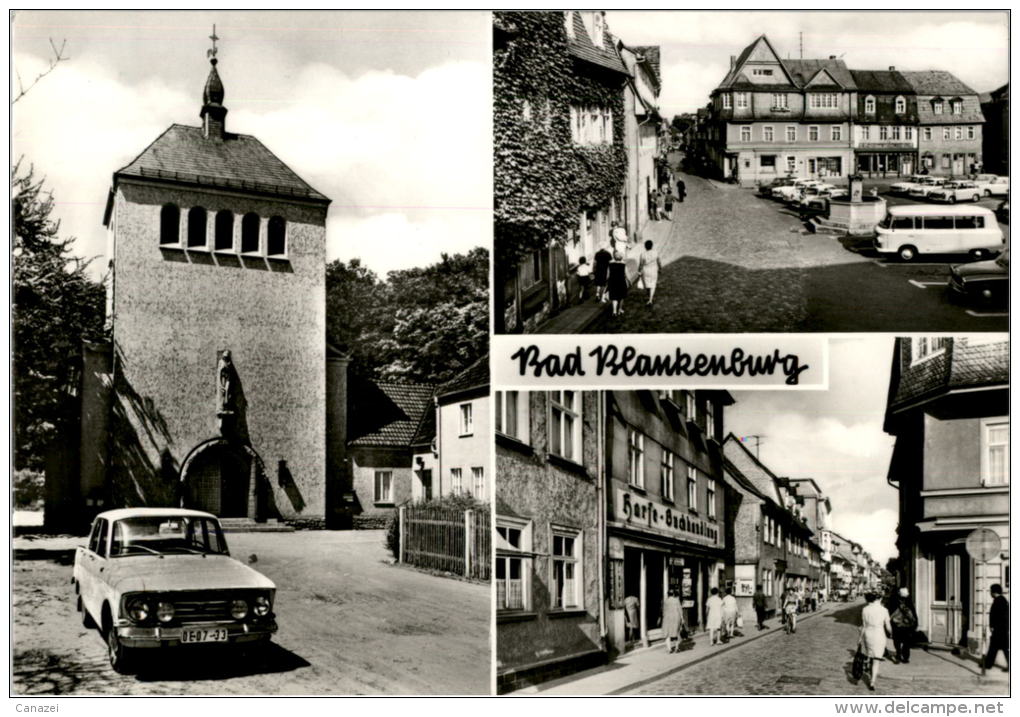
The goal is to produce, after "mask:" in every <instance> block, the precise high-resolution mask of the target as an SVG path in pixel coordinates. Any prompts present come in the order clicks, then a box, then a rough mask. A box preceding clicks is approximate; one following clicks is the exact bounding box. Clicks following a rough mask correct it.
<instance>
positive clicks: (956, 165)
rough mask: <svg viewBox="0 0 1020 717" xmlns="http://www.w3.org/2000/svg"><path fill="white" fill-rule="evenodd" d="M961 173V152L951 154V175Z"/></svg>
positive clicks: (962, 171) (955, 175)
mask: <svg viewBox="0 0 1020 717" xmlns="http://www.w3.org/2000/svg"><path fill="white" fill-rule="evenodd" d="M963 173H964V169H963V155H962V154H956V155H953V176H954V177H959V176H960V175H961V174H963Z"/></svg>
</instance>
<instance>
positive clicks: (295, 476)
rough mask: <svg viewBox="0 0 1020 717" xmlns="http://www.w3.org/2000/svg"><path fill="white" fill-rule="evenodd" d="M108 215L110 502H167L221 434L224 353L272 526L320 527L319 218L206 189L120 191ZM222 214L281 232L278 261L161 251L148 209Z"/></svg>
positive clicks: (210, 217) (297, 207) (210, 230)
mask: <svg viewBox="0 0 1020 717" xmlns="http://www.w3.org/2000/svg"><path fill="white" fill-rule="evenodd" d="M115 201H116V204H115V213H116V214H115V219H114V221H115V226H116V229H117V231H116V238H115V247H114V271H115V276H114V286H113V289H114V297H113V310H114V312H115V322H114V354H115V355H114V361H115V367H116V368H115V373H116V378H115V389H116V395H115V399H114V406H113V416H112V418H113V422H114V426H113V436H114V440H113V442H112V444H113V445H112V446H111V452H112V456H111V458H112V483H113V486H112V487H113V493H114V495H113V500H114V502H115V503H119V504H122V505H145V504H149V505H159V504H165V503H172V502H175V501H177V500H179V486H177V485H175V484H174V483H175V481H176V479H177V475H178V472H179V470H180V466H181V464H182V462H183V461H184V459H185V458H186V457H187V454H188V453H189V451H190V450H191V449H192V448H193V447H194V446H195V445H197V444H198V443H200V442H202V441H205V440H207V439H210V438H215V437H217V436H218V435H219V430H218V422H217V415H216V412H217V386H218V380H217V364H218V360H219V356H220V354H221V352H222V351H224V350H225V349H229V350H230V352H231V354H232V358H233V363H234V366H235V368H236V371H237V376H238V379H239V383H240V399H239V401H238V403H239V412H238V413H239V420H238V427H239V433H240V434H242V435H246V436H247V437H248V438H249V439H250V443H251V446H252V447H253V448H254V449H255V451H257V452H258V453H259V455H260V456H261V458H262V460H263V462H264V465H265V469H266V474H267V475H266V479H267V481H266V482H267V484H268V486H269V487H270V489H271V497H270V501H269V510H270V515H269V516H267V517H275V516H274V515H273V512H276V513H278V515H279V516H280V517H283V518H305V519H312V520H315V519H322V518H323V517H324V511H325V506H324V497H325V486H324V481H325V455H326V446H325V420H326V407H325V394H326V385H325V384H326V371H325V361H326V358H325V261H326V256H325V250H326V249H325V220H326V208H325V207H324V206H321V205H318V206H313V205H310V204H300V203H297V202H288V201H286V200H275V199H272V198H258V197H249V196H243V195H239V194H232V193H229V192H219V191H217V190H213V189H198V188H195V189H191V188H184V187H173V186H169V185H167V186H163V185H155V184H152V183H141V182H139V183H135V182H131V181H128V180H124V179H122V180H120V181H119V183H118V189H117V196H116V200H115ZM167 202H173V203H175V204H177V205H178V206H179V207H180V209H181V236H182V238H183V237H186V236H187V213H188V210H189V209H190V208H191V207H193V206H196V205H199V206H203V207H205V209H206V210H207V212H208V214H207V221H208V225H207V237H208V244H209V246H212V243H213V236H214V218H215V214H216V212H217V211H219V210H220V209H230V210H232V211H233V212H234V213H235V219H234V234H235V236H234V239H235V241H234V246H235V247H239V246H240V231H241V217H242V216H243V215H244V214H245V213H246V212H249V211H254V212H256V213H258V214H259V216H260V217H261V219H262V247H263V249H264V247H265V231H266V228H265V227H266V223H267V222H268V219H269V217H270V216H273V215H279V216H282V217H284V218H285V219H286V220H287V244H288V247H287V249H288V257H287V259H286V260H280V259H266V258H263V257H254V258H249V257H247V256H245V257H240V256H238V255H237V254H236V253H232V252H231V253H219V252H215V253H213V252H210V251H195V250H185V249H181V248H177V249H167V248H161V247H160V244H159V225H160V209H161V206H162V205H163V204H164V203H167Z"/></svg>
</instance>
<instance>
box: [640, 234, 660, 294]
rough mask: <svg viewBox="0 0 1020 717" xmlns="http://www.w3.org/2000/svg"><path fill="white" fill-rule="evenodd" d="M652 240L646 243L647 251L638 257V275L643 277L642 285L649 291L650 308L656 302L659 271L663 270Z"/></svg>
mask: <svg viewBox="0 0 1020 717" xmlns="http://www.w3.org/2000/svg"><path fill="white" fill-rule="evenodd" d="M653 247H654V244H653V243H652V240H651V239H648V240H647V241H645V250H644V251H643V252H641V255H640V256H639V257H638V273H639V274H640V275H641V283H642V284H644V286H645V288H646V289H648V306H651V305H652V302H653V301H655V287H656V285H657V284H658V283H659V270H660V269H662V260H661V259H659V252H657V251H655V249H654V248H653Z"/></svg>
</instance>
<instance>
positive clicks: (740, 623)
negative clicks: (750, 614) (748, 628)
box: [737, 615, 744, 627]
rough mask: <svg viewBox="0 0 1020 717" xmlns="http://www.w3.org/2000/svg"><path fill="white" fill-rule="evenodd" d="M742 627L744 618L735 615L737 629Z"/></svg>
mask: <svg viewBox="0 0 1020 717" xmlns="http://www.w3.org/2000/svg"><path fill="white" fill-rule="evenodd" d="M743 626H744V616H743V615H737V627H743Z"/></svg>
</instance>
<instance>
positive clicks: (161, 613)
mask: <svg viewBox="0 0 1020 717" xmlns="http://www.w3.org/2000/svg"><path fill="white" fill-rule="evenodd" d="M156 619H157V620H159V621H160V622H170V621H171V620H173V619H174V604H173V603H172V602H167V601H165V600H160V602H159V605H157V606H156Z"/></svg>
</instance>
